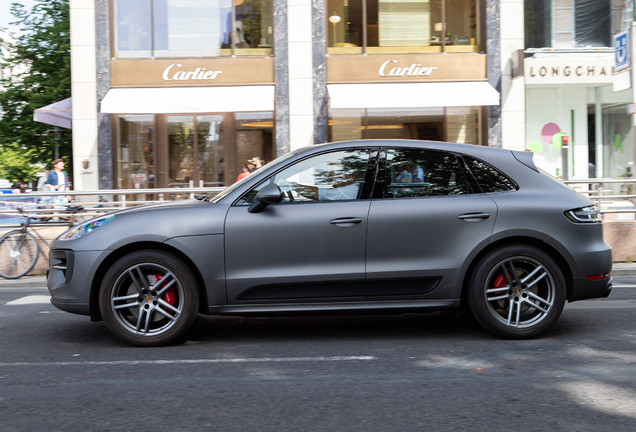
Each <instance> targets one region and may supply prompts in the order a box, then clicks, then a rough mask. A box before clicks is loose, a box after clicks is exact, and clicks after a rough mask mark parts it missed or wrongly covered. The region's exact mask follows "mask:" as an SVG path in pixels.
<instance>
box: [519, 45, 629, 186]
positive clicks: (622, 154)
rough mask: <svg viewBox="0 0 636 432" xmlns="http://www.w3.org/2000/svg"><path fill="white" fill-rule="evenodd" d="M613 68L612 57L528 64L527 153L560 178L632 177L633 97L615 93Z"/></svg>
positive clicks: (546, 58)
mask: <svg viewBox="0 0 636 432" xmlns="http://www.w3.org/2000/svg"><path fill="white" fill-rule="evenodd" d="M613 66H614V57H613V55H611V54H610V55H603V54H589V55H587V56H582V55H581V56H579V57H572V56H571V55H570V56H568V57H563V55H561V57H559V56H558V55H556V56H554V55H552V56H550V55H545V54H535V58H528V59H525V71H524V75H525V79H526V148H529V149H530V150H532V151H533V152H534V153H535V158H534V161H535V163H536V164H537V165H538V166H539V167H540V168H542V169H544V170H546V171H547V172H549V173H551V174H553V175H556V176H557V177H562V178H564V177H565V178H574V179H577V178H578V179H581V178H593V177H598V178H601V177H602V178H621V177H631V176H632V172H633V164H634V137H633V131H632V123H631V122H632V115H630V114H629V113H628V104H629V102H631V92H630V91H629V90H626V91H620V92H614V90H613V87H612V84H613V76H612V74H613ZM564 137H567V140H566V141H564ZM616 192H620V191H619V190H617V191H616Z"/></svg>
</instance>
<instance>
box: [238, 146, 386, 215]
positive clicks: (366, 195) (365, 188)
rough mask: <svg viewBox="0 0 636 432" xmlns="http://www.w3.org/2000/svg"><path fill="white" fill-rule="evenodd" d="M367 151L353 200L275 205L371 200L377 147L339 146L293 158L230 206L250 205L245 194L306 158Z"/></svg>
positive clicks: (308, 202) (376, 161) (305, 202)
mask: <svg viewBox="0 0 636 432" xmlns="http://www.w3.org/2000/svg"><path fill="white" fill-rule="evenodd" d="M356 150H358V151H365V150H366V151H367V153H368V155H369V160H368V163H367V169H366V171H365V174H364V179H363V181H362V185H361V187H360V189H361V195H360V198H356V199H353V200H334V201H331V200H329V201H294V202H281V203H279V204H277V205H289V204H324V203H338V202H353V201H369V200H371V198H372V197H371V194H372V191H373V186H374V183H375V177H376V175H377V165H378V152H379V148H373V147H348V148H339V149H329V150H325V151H322V152H318V153H311V154H309V155H307V156H306V157H303V158H301V159H298V160H295V161H294V162H292V163H289V164H286V165H285V166H282V167H280V168H279V169H278V170H276V171H274V172H273V173H270V174H268V175H267V177H266V178H265V179H263V180H262V181H260V182H258V183H257V184H255V185H254V186H252V187H251V188H249V189H248V190H247V191H245V192H244V193H242V194H241V195H240V196H239V197H238V198H237V199H236V200H234V202H233V203H232V205H231V207H247V206H249V205H251V203H247V202H246V201H244V200H245V198H246V196H247V195H248V194H249V193H250V192H252V191H253V190H254V189H256V188H259V187H262V186H265V185H267V184H272V182H273V179H274V177H276V176H277V175H278V174H279V173H281V172H282V171H284V170H286V169H287V168H290V167H292V166H294V165H296V164H299V163H301V162H304V161H306V160H309V159H311V158H313V157H317V156H322V155H324V154H329V153H338V152H343V151H356Z"/></svg>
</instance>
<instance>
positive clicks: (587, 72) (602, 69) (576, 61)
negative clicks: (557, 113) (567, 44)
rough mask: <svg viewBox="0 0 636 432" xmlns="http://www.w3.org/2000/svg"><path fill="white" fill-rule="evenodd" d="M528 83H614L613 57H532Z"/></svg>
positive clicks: (528, 63)
mask: <svg viewBox="0 0 636 432" xmlns="http://www.w3.org/2000/svg"><path fill="white" fill-rule="evenodd" d="M524 68H525V70H524V75H525V78H526V84H529V85H532V84H612V83H613V77H612V73H613V71H614V58H613V57H581V58H536V59H535V58H530V59H525V61H524Z"/></svg>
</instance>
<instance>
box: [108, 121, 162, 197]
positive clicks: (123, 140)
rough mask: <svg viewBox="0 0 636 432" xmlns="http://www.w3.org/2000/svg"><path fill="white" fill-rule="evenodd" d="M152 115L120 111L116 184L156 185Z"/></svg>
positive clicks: (148, 186)
mask: <svg viewBox="0 0 636 432" xmlns="http://www.w3.org/2000/svg"><path fill="white" fill-rule="evenodd" d="M153 117H154V116H152V115H120V116H117V120H116V128H117V132H116V137H115V142H116V146H115V151H114V156H115V170H116V176H115V187H116V188H118V189H148V188H154V187H155V149H154V142H155V139H154V118H153Z"/></svg>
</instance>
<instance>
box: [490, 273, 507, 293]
mask: <svg viewBox="0 0 636 432" xmlns="http://www.w3.org/2000/svg"><path fill="white" fill-rule="evenodd" d="M505 286H506V278H505V277H504V275H503V273H499V276H497V277H496V278H495V282H494V283H493V284H492V287H493V288H503V287H505ZM501 293H503V291H500V292H498V293H497V295H499V294H501Z"/></svg>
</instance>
